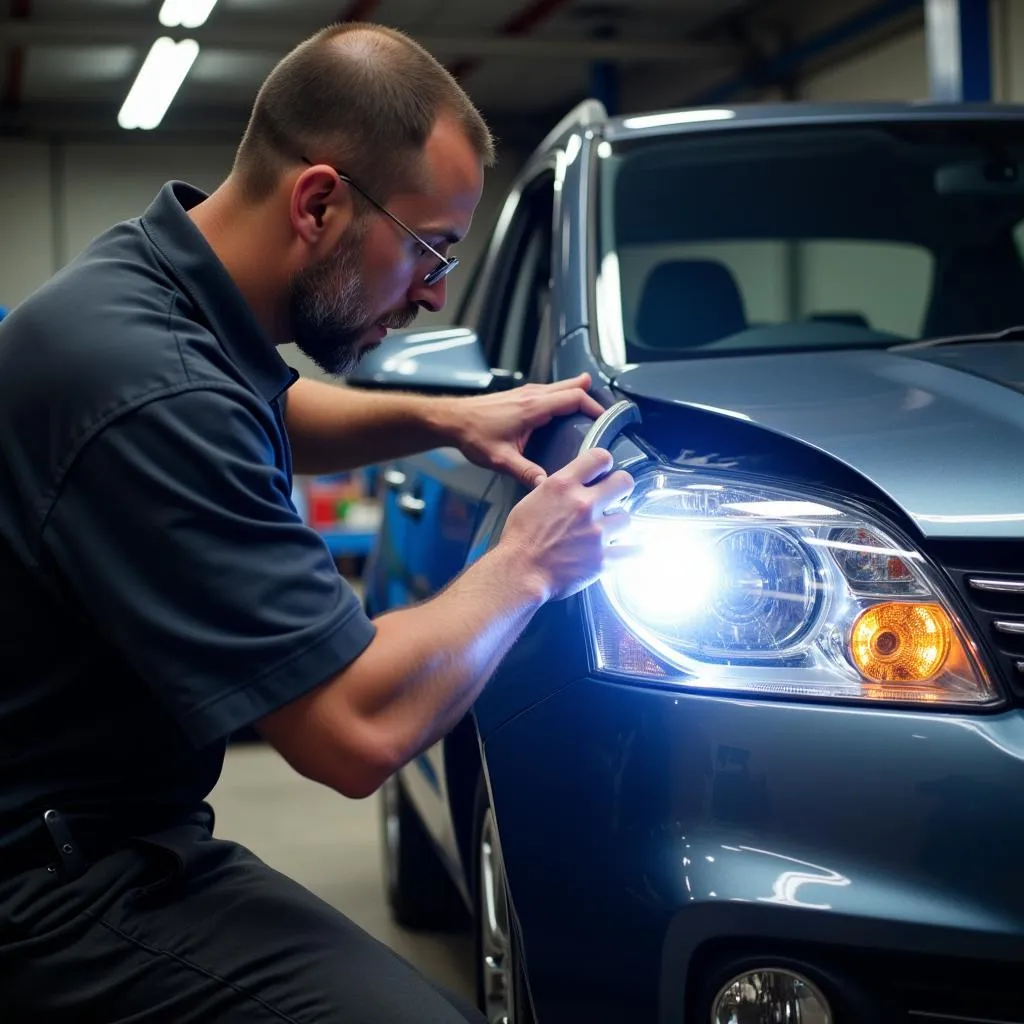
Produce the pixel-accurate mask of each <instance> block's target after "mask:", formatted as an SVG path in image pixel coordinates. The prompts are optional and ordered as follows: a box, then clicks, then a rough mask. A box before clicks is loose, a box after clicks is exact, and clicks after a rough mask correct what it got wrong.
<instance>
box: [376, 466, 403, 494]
mask: <svg viewBox="0 0 1024 1024" xmlns="http://www.w3.org/2000/svg"><path fill="white" fill-rule="evenodd" d="M381 476H382V477H383V480H384V483H385V485H386V486H388V487H390V488H391V489H392V490H393V491H397V490H398V488H399V487H404V486H405V480H406V476H405V474H404V473H403V472H402V471H401V470H400V469H385V470H384V472H383V473H382V474H381Z"/></svg>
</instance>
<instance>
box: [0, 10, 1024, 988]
mask: <svg viewBox="0 0 1024 1024" xmlns="http://www.w3.org/2000/svg"><path fill="white" fill-rule="evenodd" d="M160 6H161V5H160V2H159V0H0V75H2V77H0V307H11V306H14V305H16V304H17V303H18V302H20V301H21V300H22V299H23V298H25V296H27V295H28V294H29V293H30V292H31V291H32V290H33V289H35V288H36V287H37V286H38V285H40V284H42V283H43V282H44V281H45V280H46V279H47V278H48V277H49V276H50V275H51V274H52V273H54V272H55V271H56V270H58V269H59V268H60V267H61V266H63V265H64V264H65V263H66V262H67V261H68V260H69V259H70V258H72V257H73V256H74V255H75V254H76V253H77V252H79V251H80V250H81V249H82V248H83V247H84V246H85V245H86V244H87V243H88V242H89V241H90V239H92V238H93V237H94V236H95V235H97V234H98V233H99V232H101V231H102V230H104V229H105V228H106V227H108V226H109V225H110V224H112V223H113V222H115V221H118V220H121V219H124V218H128V217H133V216H137V215H138V214H139V213H141V212H142V211H143V210H144V209H145V207H146V206H147V205H148V204H149V202H150V201H151V200H152V198H153V197H154V195H155V194H156V192H157V191H158V190H159V188H160V186H161V185H162V184H163V183H164V182H165V181H167V180H169V179H172V178H177V179H182V180H186V181H189V182H191V183H192V184H194V185H197V186H199V187H200V188H203V189H206V190H212V189H213V188H215V187H216V185H217V184H218V183H219V182H220V180H221V179H222V178H223V177H224V176H225V175H226V174H227V172H228V170H229V168H230V165H231V161H232V157H233V153H234V148H235V145H236V144H237V140H238V138H239V136H240V134H241V131H242V129H243V127H244V125H245V121H246V117H247V115H248V111H249V108H250V105H251V102H252V99H253V97H254V95H255V92H256V90H257V88H258V87H259V85H260V82H261V81H262V79H263V77H264V76H265V75H266V74H267V72H268V71H269V70H270V69H271V67H272V66H273V64H274V63H275V62H276V60H278V59H279V58H280V57H281V56H283V55H284V53H286V52H287V51H288V50H289V49H290V48H291V47H292V46H293V45H294V44H295V43H297V42H299V41H300V40H301V39H303V38H305V37H306V36H307V35H309V34H310V33H312V32H313V31H315V30H316V29H317V28H319V27H321V26H323V25H325V24H327V23H329V22H331V21H336V20H345V19H349V20H371V21H376V22H381V23H384V24H388V25H391V26H394V27H396V28H400V29H402V30H404V31H406V32H408V33H410V34H411V35H413V36H414V37H416V38H417V39H418V40H420V41H421V42H422V43H424V45H426V46H427V47H428V48H429V49H431V50H432V52H434V53H435V55H436V56H438V57H439V58H440V59H442V60H443V61H444V62H445V63H446V64H447V65H448V66H449V67H450V68H451V69H452V71H453V72H454V73H455V74H456V75H457V76H458V77H459V79H460V80H461V81H462V83H463V85H464V87H465V88H466V89H467V90H468V92H469V93H470V94H471V96H472V97H473V98H474V100H475V101H476V103H477V104H478V106H479V107H480V108H481V109H482V111H483V113H484V114H485V116H486V117H487V119H488V121H489V123H490V124H491V126H492V128H493V130H494V131H495V133H496V134H497V136H498V138H499V140H500V162H499V165H498V167H497V168H496V169H495V170H494V171H493V172H492V173H491V174H490V175H489V178H488V182H487V186H486V190H485V194H484V199H483V202H482V204H481V207H480V209H479V212H478V215H477V218H476V221H475V223H474V227H473V230H472V232H471V234H470V236H469V238H468V239H467V240H466V241H465V242H464V243H463V244H462V245H461V246H460V247H459V255H460V256H461V257H462V259H463V261H464V264H465V265H467V266H469V267H472V265H473V263H474V261H475V260H476V258H477V257H478V255H479V254H480V252H481V250H482V248H483V246H484V244H485V243H486V240H487V236H488V233H489V230H490V228H491V225H492V223H493V221H494V219H495V217H496V215H497V212H498V206H499V204H500V202H501V200H502V198H503V196H504V194H505V191H506V189H507V187H508V185H509V183H510V181H511V179H512V178H513V177H514V175H515V174H516V172H517V171H518V169H519V167H520V166H521V164H522V162H523V161H524V159H525V158H526V156H527V155H528V154H529V152H530V150H531V148H532V147H533V146H534V145H535V144H536V143H537V142H538V141H539V140H540V139H541V138H542V137H543V135H544V134H545V133H546V132H547V130H548V129H549V128H551V127H552V126H553V125H554V124H555V123H556V122H557V121H558V120H559V119H560V117H561V116H562V115H563V114H565V113H566V112H567V111H568V110H569V109H570V108H571V107H572V106H573V105H574V104H575V103H577V102H578V101H580V100H581V99H584V98H585V97H587V96H596V97H598V98H600V99H602V100H603V101H604V102H605V103H606V105H607V106H608V108H609V110H610V111H611V112H613V113H632V112H639V111H647V110H652V109H659V108H666V107H675V106H689V105H705V104H711V105H730V104H735V103H751V102H787V101H794V100H803V101H813V102H843V101H886V100H913V101H926V100H928V99H929V98H944V99H946V98H952V99H964V98H966V99H972V98H974V99H987V98H991V99H994V100H998V101H1003V102H1022V101H1024V0H988V2H986V0H886V2H881V3H880V2H878V0H871V2H865V0H352V2H350V3H349V4H348V5H347V6H339V0H220V3H218V4H217V5H216V7H215V8H214V10H213V13H212V15H211V16H210V18H209V20H208V21H207V22H206V24H204V25H203V26H201V27H199V28H197V29H195V30H192V31H187V32H186V31H185V30H171V31H168V30H165V29H162V27H161V26H160V24H159V21H158V12H159V9H160ZM4 8H6V10H5V9H4ZM164 34H169V35H172V36H174V37H175V38H183V37H185V36H189V37H191V38H195V39H196V40H197V41H198V42H199V43H200V46H201V52H200V55H199V57H198V59H197V61H196V63H195V65H194V66H193V68H192V69H191V72H190V74H189V75H188V77H187V79H186V81H185V83H184V85H183V87H182V88H181V90H180V91H179V93H178V95H177V97H176V99H175V101H174V103H173V104H172V106H171V109H170V111H169V113H168V114H167V116H166V117H165V119H164V121H163V122H162V124H161V125H160V126H159V127H158V128H157V129H155V130H153V131H123V130H121V129H120V128H119V127H118V124H117V113H118V110H119V108H120V106H121V104H122V102H123V100H124V98H125V96H126V95H127V92H128V89H129V88H130V86H131V83H132V81H133V79H134V77H135V74H136V72H137V71H138V69H139V67H140V65H141V63H142V61H143V59H144V57H145V55H146V53H147V51H148V49H149V47H150V46H151V45H152V43H153V42H154V41H155V40H156V39H157V38H158V37H159V36H160V35H164ZM469 276H470V275H469V274H464V275H454V276H453V278H452V279H451V286H450V290H449V295H450V300H449V301H450V306H449V309H453V308H455V307H456V306H457V304H458V300H459V297H460V288H461V287H462V286H464V283H465V282H466V281H467V280H468V279H469ZM445 315H446V314H445V313H441V314H435V315H424V316H423V317H422V318H421V322H424V323H430V322H434V323H438V322H444V320H445ZM286 358H288V359H289V361H290V362H291V363H292V365H294V366H296V367H297V368H298V369H300V371H302V372H304V373H308V374H310V375H312V376H316V375H317V371H316V370H315V368H314V367H312V366H311V365H310V364H309V363H308V362H306V361H305V360H304V359H303V357H302V356H301V354H299V353H298V352H295V351H289V352H287V353H286ZM213 802H214V805H215V807H216V809H217V812H218V820H219V827H218V831H219V832H220V833H221V834H222V835H225V836H229V837H231V838H235V839H238V840H239V841H241V842H244V843H246V844H248V845H249V846H251V847H252V848H253V849H255V850H256V852H257V853H259V854H260V855H261V856H263V857H264V858H265V859H267V860H268V861H269V862H271V863H272V864H274V865H275V866H277V867H279V868H281V869H282V870H284V871H285V872H286V873H288V874H290V875H292V876H293V877H295V878H297V879H298V880H299V881H301V882H303V883H304V884H306V885H308V886H309V887H310V888H312V889H313V890H314V891H316V892H317V893H319V894H320V895H321V896H323V897H324V898H325V899H327V900H329V901H330V902H332V903H334V904H335V905H336V906H338V907H339V908H340V909H342V910H343V911H344V912H345V913H347V914H349V915H350V916H351V917H352V918H354V919H355V920H356V921H357V923H359V924H361V925H363V926H364V927H366V928H367V929H369V930H370V931H371V932H373V933H374V934H376V935H377V936H379V937H380V938H382V939H384V940H385V941H387V942H389V943H390V944H392V945H393V946H395V947H396V948H397V949H398V950H399V951H400V952H402V953H404V954H405V955H407V956H409V957H410V958H411V959H412V960H413V961H414V962H415V963H417V964H418V965H419V966H421V967H422V968H423V969H425V970H426V971H427V972H428V973H430V974H432V975H434V976H435V977H438V978H439V979H440V980H442V981H444V982H446V983H448V984H450V985H453V986H455V987H458V988H460V989H462V990H463V991H465V992H468V991H469V989H470V981H469V978H470V963H471V961H470V952H469V939H468V937H467V936H462V935H449V936H413V935H408V934H404V933H402V932H400V931H399V930H398V929H397V928H395V927H394V926H393V925H392V924H391V923H390V922H389V921H388V919H387V915H386V912H385V909H384V902H383V895H382V886H381V880H380V870H379V867H378V856H379V819H378V808H377V804H376V802H375V801H363V802H353V801H345V800H342V799H341V798H340V797H338V796H336V795H335V794H333V793H330V792H328V791H327V790H325V789H323V788H322V787H317V786H314V785H313V784H312V783H308V782H305V781H303V780H300V779H298V778H297V777H296V776H294V775H293V774H292V773H291V772H290V770H288V769H287V768H286V767H285V766H284V765H283V763H282V762H281V761H280V760H279V759H277V758H276V757H274V756H273V755H272V754H270V753H269V752H268V751H266V750H263V749H261V748H259V747H258V746H240V747H238V748H236V749H234V750H233V751H232V753H231V756H230V757H229V759H228V764H227V768H226V771H225V774H224V778H223V780H222V782H221V784H220V785H219V787H218V789H217V790H216V791H215V793H214V797H213Z"/></svg>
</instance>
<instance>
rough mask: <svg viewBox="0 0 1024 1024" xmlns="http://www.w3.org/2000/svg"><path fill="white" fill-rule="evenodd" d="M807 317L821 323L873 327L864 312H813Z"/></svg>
mask: <svg viewBox="0 0 1024 1024" xmlns="http://www.w3.org/2000/svg"><path fill="white" fill-rule="evenodd" d="M807 319H808V320H815V321H817V322H819V323H827V324H849V325H850V326H851V327H867V328H869V329H870V327H871V323H870V322H869V321H868V318H867V317H866V316H865V315H864V314H863V313H840V312H835V313H812V314H811V315H810V316H809V317H808V318H807Z"/></svg>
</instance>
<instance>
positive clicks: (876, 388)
mask: <svg viewBox="0 0 1024 1024" xmlns="http://www.w3.org/2000/svg"><path fill="white" fill-rule="evenodd" d="M996 349H998V350H996ZM722 371H723V366H722V360H721V359H692V360H685V361H682V362H679V363H676V364H669V365H667V366H666V365H661V364H650V363H649V364H645V365H642V366H637V367H636V368H634V369H631V370H627V371H626V372H625V373H623V374H621V375H620V376H619V377H617V378H616V381H615V384H616V387H617V388H619V389H620V390H621V391H623V392H624V393H625V394H627V395H629V396H630V397H634V396H639V397H642V398H645V399H649V400H653V401H662V402H668V403H673V404H680V405H683V404H692V405H694V406H696V407H698V408H703V409H705V410H708V411H711V412H718V413H720V414H721V415H724V416H731V417H735V418H740V419H743V420H745V421H747V422H750V423H753V424H756V425H757V426H759V427H762V428H764V429H767V430H771V431H774V432H776V433H779V434H783V435H785V436H787V437H789V438H793V439H795V440H798V441H801V442H803V443H804V444H807V445H811V446H813V447H814V448H816V449H819V450H820V451H823V452H826V453H827V454H828V455H830V456H831V457H832V458H834V459H837V460H839V461H840V462H843V463H845V464H846V465H847V466H849V467H851V468H852V469H854V470H856V471H857V472H859V473H861V474H862V475H864V476H865V477H867V478H868V479H869V480H871V481H872V482H873V483H874V484H875V485H876V486H878V487H879V488H880V489H881V490H882V491H883V492H885V494H887V495H888V496H889V498H890V499H891V500H892V502H894V503H895V504H896V505H897V506H899V507H900V508H901V509H902V510H903V511H904V512H905V513H906V514H907V515H908V516H909V517H910V519H911V520H912V521H913V522H914V523H915V524H916V526H917V528H918V529H919V530H920V531H921V532H922V533H923V534H926V535H932V536H949V535H950V534H953V535H955V536H957V537H985V538H988V539H995V538H1006V537H1011V538H1014V537H1020V536H1021V533H1022V528H1024V462H1022V461H1021V458H1020V453H1021V438H1022V436H1024V402H1022V401H1021V393H1020V389H1021V388H1022V387H1024V343H1021V342H1013V341H1007V342H1000V343H999V344H998V346H976V345H971V346H969V347H962V348H960V349H958V350H956V351H955V352H954V351H952V350H951V349H941V348H940V349H918V350H913V349H911V350H907V351H905V352H904V353H898V352H894V351H891V350H890V351H879V352H872V351H865V350H857V351H843V352H802V353H799V354H797V353H788V354H778V355H763V356H744V357H736V358H732V359H730V360H729V363H728V372H725V373H723V372H722ZM908 464H909V465H912V466H913V472H908ZM944 477H945V478H952V479H955V480H956V482H957V486H956V487H936V486H935V481H936V480H941V479H942V478H944Z"/></svg>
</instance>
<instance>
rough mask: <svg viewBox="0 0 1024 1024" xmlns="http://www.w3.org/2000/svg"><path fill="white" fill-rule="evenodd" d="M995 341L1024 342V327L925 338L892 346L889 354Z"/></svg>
mask: <svg viewBox="0 0 1024 1024" xmlns="http://www.w3.org/2000/svg"><path fill="white" fill-rule="evenodd" d="M996 341H1024V325H1021V326H1018V327H1007V328H1006V329H1005V330H1003V331H996V332H995V333H994V334H956V335H951V336H950V337H948V338H925V339H924V340H923V341H909V342H907V343H906V344H905V345H893V346H892V347H891V348H890V349H889V351H890V352H905V351H907V350H908V349H914V348H938V347H939V346H941V345H973V344H981V343H984V342H996Z"/></svg>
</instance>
